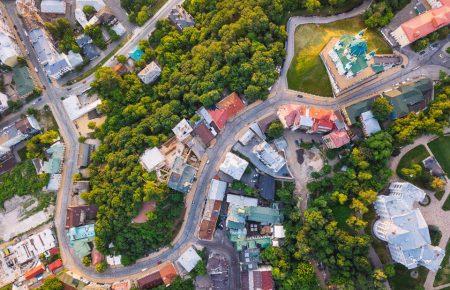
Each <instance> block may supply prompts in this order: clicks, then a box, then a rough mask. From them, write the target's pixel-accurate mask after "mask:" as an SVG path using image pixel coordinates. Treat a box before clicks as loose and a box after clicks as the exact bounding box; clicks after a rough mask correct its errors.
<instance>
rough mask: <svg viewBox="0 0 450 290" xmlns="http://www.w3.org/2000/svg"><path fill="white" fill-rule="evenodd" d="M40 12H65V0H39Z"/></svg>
mask: <svg viewBox="0 0 450 290" xmlns="http://www.w3.org/2000/svg"><path fill="white" fill-rule="evenodd" d="M41 12H42V13H51V14H65V13H66V1H65V0H43V1H42V2H41Z"/></svg>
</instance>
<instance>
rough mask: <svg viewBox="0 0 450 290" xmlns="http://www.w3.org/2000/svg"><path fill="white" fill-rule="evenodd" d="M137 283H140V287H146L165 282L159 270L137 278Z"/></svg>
mask: <svg viewBox="0 0 450 290" xmlns="http://www.w3.org/2000/svg"><path fill="white" fill-rule="evenodd" d="M137 283H138V285H139V288H141V289H146V288H152V287H156V286H159V285H161V284H163V283H164V281H163V279H162V277H161V274H160V273H159V271H157V272H154V273H151V274H149V275H147V276H145V277H143V278H141V279H139V280H137Z"/></svg>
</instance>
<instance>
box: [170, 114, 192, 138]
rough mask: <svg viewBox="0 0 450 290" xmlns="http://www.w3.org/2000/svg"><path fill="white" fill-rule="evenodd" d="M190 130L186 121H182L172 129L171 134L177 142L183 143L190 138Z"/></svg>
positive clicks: (189, 125)
mask: <svg viewBox="0 0 450 290" xmlns="http://www.w3.org/2000/svg"><path fill="white" fill-rule="evenodd" d="M193 130H194V129H192V127H191V124H189V122H188V121H187V120H186V119H182V120H181V121H180V122H179V123H178V124H177V125H176V126H175V127H174V128H173V129H172V132H173V133H174V134H175V136H176V137H177V139H178V140H180V141H184V140H186V138H187V137H189V136H190V134H191V132H192V131H193Z"/></svg>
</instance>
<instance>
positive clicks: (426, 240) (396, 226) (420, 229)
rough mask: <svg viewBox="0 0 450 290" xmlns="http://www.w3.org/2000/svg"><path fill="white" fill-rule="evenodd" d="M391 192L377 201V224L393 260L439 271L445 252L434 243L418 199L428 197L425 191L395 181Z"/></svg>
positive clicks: (378, 236)
mask: <svg viewBox="0 0 450 290" xmlns="http://www.w3.org/2000/svg"><path fill="white" fill-rule="evenodd" d="M389 190H390V195H379V196H378V197H377V200H376V201H375V203H374V207H375V211H376V213H377V215H378V216H379V219H378V220H377V221H376V222H375V223H374V225H373V233H374V234H375V236H376V237H377V238H379V239H380V240H382V241H385V242H387V244H388V245H387V246H388V248H389V251H390V253H391V256H392V259H393V260H394V261H395V262H397V263H400V264H402V265H404V266H405V267H407V268H408V269H414V268H416V267H417V266H424V267H425V268H427V269H429V270H430V271H433V272H436V271H437V270H438V269H439V266H440V264H441V262H442V260H443V259H444V256H445V251H444V250H443V249H441V248H439V247H435V246H433V245H431V238H430V233H429V230H428V225H427V223H426V221H425V219H424V218H423V216H422V213H421V212H420V210H419V209H418V208H414V204H415V203H416V202H421V201H423V200H424V199H425V196H426V194H425V192H424V191H423V190H422V189H420V188H418V187H416V186H414V185H412V184H411V183H408V182H394V183H392V184H391V185H390V187H389Z"/></svg>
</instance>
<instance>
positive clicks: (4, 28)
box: [0, 11, 20, 67]
mask: <svg viewBox="0 0 450 290" xmlns="http://www.w3.org/2000/svg"><path fill="white" fill-rule="evenodd" d="M19 55H20V50H19V47H18V46H17V43H16V40H15V38H14V35H13V34H12V31H11V30H10V28H9V26H8V24H7V22H6V18H5V17H4V16H3V15H2V12H1V11H0V62H2V63H4V64H5V65H7V66H11V67H12V66H15V65H16V64H17V57H19Z"/></svg>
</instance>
